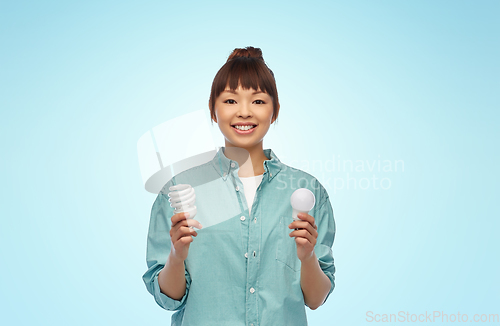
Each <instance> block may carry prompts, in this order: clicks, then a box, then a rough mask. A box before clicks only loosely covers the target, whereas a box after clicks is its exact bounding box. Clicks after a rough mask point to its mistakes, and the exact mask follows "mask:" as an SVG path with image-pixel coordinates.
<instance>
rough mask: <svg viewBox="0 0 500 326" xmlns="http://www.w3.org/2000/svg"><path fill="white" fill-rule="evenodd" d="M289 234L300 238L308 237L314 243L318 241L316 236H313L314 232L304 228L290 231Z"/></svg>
mask: <svg viewBox="0 0 500 326" xmlns="http://www.w3.org/2000/svg"><path fill="white" fill-rule="evenodd" d="M289 236H290V237H294V238H296V237H299V238H304V239H307V240H308V241H309V242H310V243H312V244H314V243H315V242H316V238H313V236H312V234H311V233H309V231H307V230H304V229H302V230H296V231H292V232H290V234H289Z"/></svg>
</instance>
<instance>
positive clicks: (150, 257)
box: [142, 181, 191, 310]
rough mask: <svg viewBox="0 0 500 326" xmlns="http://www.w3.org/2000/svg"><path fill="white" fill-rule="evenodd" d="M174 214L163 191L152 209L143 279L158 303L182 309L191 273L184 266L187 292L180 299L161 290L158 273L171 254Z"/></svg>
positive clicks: (171, 308)
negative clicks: (172, 219)
mask: <svg viewBox="0 0 500 326" xmlns="http://www.w3.org/2000/svg"><path fill="white" fill-rule="evenodd" d="M171 185H172V183H171V181H169V183H167V184H166V185H165V187H164V189H168V188H169V187H170V186H171ZM173 215H174V213H173V208H172V207H171V206H170V203H169V201H168V196H167V195H165V194H164V193H163V191H161V192H160V193H159V194H158V196H157V197H156V200H155V202H154V203H153V207H152V209H151V218H150V221H149V231H148V240H147V249H146V262H147V265H148V270H147V271H146V273H144V275H143V276H142V279H143V281H144V284H145V285H146V288H147V290H148V292H149V293H151V294H152V295H153V297H154V298H155V301H156V303H158V305H159V306H160V307H162V308H163V309H166V310H180V309H182V308H184V306H185V304H186V299H187V295H188V293H189V287H190V285H191V278H190V276H189V273H188V271H187V270H186V269H185V268H184V270H185V275H186V292H185V293H184V296H183V297H182V298H181V299H180V300H175V299H172V298H170V297H169V296H167V295H165V294H164V293H162V292H161V291H160V285H159V283H158V274H159V273H160V271H161V270H162V269H163V267H164V266H165V263H166V261H167V258H168V255H169V254H170V245H171V242H170V226H171V220H170V219H171V217H172V216H173Z"/></svg>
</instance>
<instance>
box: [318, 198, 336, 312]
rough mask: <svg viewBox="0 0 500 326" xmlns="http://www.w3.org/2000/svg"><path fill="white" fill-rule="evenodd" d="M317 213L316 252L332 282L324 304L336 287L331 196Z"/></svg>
mask: <svg viewBox="0 0 500 326" xmlns="http://www.w3.org/2000/svg"><path fill="white" fill-rule="evenodd" d="M316 215H317V216H314V219H315V221H316V225H317V226H318V238H317V240H316V246H315V247H314V252H315V254H316V257H318V261H319V265H320V267H321V269H322V270H323V272H324V273H325V274H326V276H328V278H329V279H330V283H331V286H330V291H329V292H328V295H327V296H326V298H325V301H323V303H322V305H323V304H324V303H325V302H326V300H327V299H328V297H329V296H330V293H332V291H333V289H334V288H335V275H334V274H335V265H334V262H333V253H332V245H333V240H334V238H335V220H334V218H333V209H332V204H331V203H330V198H329V197H326V199H325V200H324V201H323V203H322V204H321V205H320V207H319V209H318V211H317V212H316Z"/></svg>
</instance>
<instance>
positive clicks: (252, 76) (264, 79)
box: [209, 46, 279, 123]
mask: <svg viewBox="0 0 500 326" xmlns="http://www.w3.org/2000/svg"><path fill="white" fill-rule="evenodd" d="M240 84H241V87H242V88H243V89H250V88H253V89H255V90H261V91H263V92H266V93H267V94H268V95H269V96H271V98H272V99H273V119H275V118H277V117H278V110H279V101H278V90H277V88H276V80H275V79H274V73H273V72H272V70H271V69H269V67H268V66H267V65H266V63H265V62H264V58H263V57H262V51H261V50H260V49H259V48H254V47H252V46H247V47H246V48H244V49H239V48H237V49H234V50H233V52H232V53H231V54H230V55H229V58H228V59H227V61H226V63H225V64H224V65H223V66H222V67H221V68H220V69H219V71H218V72H217V74H216V75H215V78H214V81H213V83H212V91H211V92H210V99H209V104H210V116H211V117H212V123H213V121H215V99H216V98H217V97H218V96H219V95H220V94H221V93H222V92H223V91H224V90H225V89H226V87H227V86H229V88H230V89H231V90H233V91H234V90H236V88H238V85H240Z"/></svg>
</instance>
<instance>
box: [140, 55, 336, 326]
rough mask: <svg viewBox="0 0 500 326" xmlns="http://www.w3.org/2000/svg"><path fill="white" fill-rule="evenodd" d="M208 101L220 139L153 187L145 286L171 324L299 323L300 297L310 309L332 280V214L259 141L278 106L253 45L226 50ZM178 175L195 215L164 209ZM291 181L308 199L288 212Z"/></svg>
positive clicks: (308, 184)
mask: <svg viewBox="0 0 500 326" xmlns="http://www.w3.org/2000/svg"><path fill="white" fill-rule="evenodd" d="M209 108H210V112H211V117H212V119H213V121H214V122H216V123H217V124H218V126H219V128H220V130H221V132H222V133H223V135H224V137H225V147H222V148H221V149H220V150H219V151H218V153H217V154H216V155H215V157H214V158H213V160H212V161H210V162H207V163H205V164H202V165H200V166H197V167H194V168H192V169H189V170H187V171H184V172H182V173H180V174H178V175H176V176H175V177H173V178H172V179H171V180H169V182H168V183H167V184H166V185H165V186H164V188H163V189H162V191H161V192H160V193H159V194H158V197H157V198H156V201H155V202H154V204H153V208H152V211H151V220H150V227H149V234H148V244H147V263H148V271H147V272H146V273H145V274H144V276H143V280H144V282H145V284H146V287H147V289H148V291H149V292H150V293H151V294H153V296H154V297H155V300H156V302H157V303H158V304H159V305H160V306H161V307H163V308H164V309H167V310H177V312H176V313H175V314H174V315H173V316H172V325H219V326H220V325H231V326H235V325H251V326H257V325H273V326H276V325H287V326H290V325H306V324H307V320H306V313H305V305H307V306H308V307H309V308H311V309H316V308H317V307H319V306H320V305H322V304H323V303H324V302H325V301H326V299H327V298H328V296H329V295H330V293H331V292H332V290H333V288H334V272H335V267H334V263H333V257H332V251H331V246H332V244H333V240H334V235H335V222H334V218H333V211H332V207H331V203H330V200H329V196H328V194H327V192H326V190H325V189H324V188H323V186H322V185H321V184H320V183H319V182H318V181H317V180H316V179H315V178H314V177H313V176H311V175H309V174H307V173H305V172H303V171H300V170H297V169H293V168H291V167H289V166H287V165H285V164H283V163H281V162H280V160H279V159H278V158H277V156H276V155H275V154H274V152H273V151H272V150H271V149H265V150H264V149H263V138H264V136H265V135H266V133H267V131H268V130H269V127H270V125H271V124H272V123H273V122H275V121H276V119H277V117H278V112H279V108H280V106H279V101H278V93H277V89H276V83H275V79H274V74H273V73H272V71H271V70H270V69H269V68H268V67H267V65H266V64H265V62H264V59H263V58H262V52H261V51H260V49H258V48H253V47H247V48H245V49H235V50H234V51H233V53H232V54H231V55H230V56H229V58H228V60H227V62H226V64H225V65H224V66H223V67H222V68H221V69H220V70H219V72H218V73H217V75H216V76H215V79H214V81H213V84H212V91H211V96H210V100H209ZM177 184H190V185H193V187H194V188H195V191H196V206H197V208H198V213H197V215H196V219H189V218H188V216H186V214H185V213H179V214H175V215H174V214H173V208H172V207H170V205H169V202H168V192H169V188H170V187H171V186H173V185H177ZM298 188H307V189H309V190H311V191H312V192H313V193H314V195H315V198H316V204H315V206H314V207H313V209H312V210H311V211H310V212H309V214H302V215H300V214H299V216H298V217H299V218H300V220H299V221H293V219H292V208H291V206H290V196H291V194H292V193H293V192H294V191H295V190H296V189H298ZM198 220H201V221H204V224H205V227H203V226H202V225H201V224H200V223H199V221H198ZM205 221H206V222H207V223H208V225H207V223H205ZM192 227H196V228H197V229H198V232H197V231H195V230H194V229H193V228H192Z"/></svg>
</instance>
